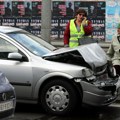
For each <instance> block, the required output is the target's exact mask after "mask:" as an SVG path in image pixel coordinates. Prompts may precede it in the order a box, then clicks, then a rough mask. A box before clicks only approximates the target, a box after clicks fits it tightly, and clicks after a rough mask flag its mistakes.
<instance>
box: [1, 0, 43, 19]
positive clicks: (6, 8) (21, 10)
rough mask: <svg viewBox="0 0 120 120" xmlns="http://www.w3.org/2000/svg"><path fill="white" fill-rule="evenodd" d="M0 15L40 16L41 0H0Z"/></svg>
mask: <svg viewBox="0 0 120 120" xmlns="http://www.w3.org/2000/svg"><path fill="white" fill-rule="evenodd" d="M0 15H1V16H4V17H8V16H9V17H10V16H13V17H15V16H22V17H24V16H25V17H26V16H27V17H31V16H38V15H39V16H40V15H41V0H35V1H34V0H33V1H27V0H26V1H23V0H16V1H14V0H13V1H10V0H9V1H7V0H0Z"/></svg>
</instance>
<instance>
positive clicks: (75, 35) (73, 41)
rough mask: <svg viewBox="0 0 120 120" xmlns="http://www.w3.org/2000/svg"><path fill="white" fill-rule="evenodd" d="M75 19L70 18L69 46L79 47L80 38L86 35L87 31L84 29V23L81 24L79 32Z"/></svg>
mask: <svg viewBox="0 0 120 120" xmlns="http://www.w3.org/2000/svg"><path fill="white" fill-rule="evenodd" d="M74 20H75V19H72V20H70V40H69V47H71V48H73V47H77V46H78V45H79V42H78V39H80V38H81V37H82V36H84V34H85V31H84V29H83V25H81V26H80V31H79V32H78V30H77V28H76V26H75V23H74Z"/></svg>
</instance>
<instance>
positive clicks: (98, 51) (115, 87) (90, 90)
mask: <svg viewBox="0 0 120 120" xmlns="http://www.w3.org/2000/svg"><path fill="white" fill-rule="evenodd" d="M0 70H2V71H3V72H4V73H5V74H6V76H7V78H8V79H9V81H10V83H11V84H12V85H13V86H14V87H15V91H16V96H17V102H24V103H39V104H41V106H42V107H43V109H44V110H45V111H46V112H47V113H50V114H55V115H63V114H67V113H70V112H72V111H74V109H75V108H76V106H78V105H80V104H82V103H86V104H89V105H94V106H105V105H109V104H111V103H113V102H114V101H115V100H116V99H117V97H118V94H119V87H120V80H119V76H117V75H116V72H115V70H114V68H113V67H112V66H110V65H109V64H108V61H107V56H106V54H105V52H104V51H103V50H102V48H101V47H100V46H99V45H98V44H97V43H92V44H87V45H81V46H79V47H76V48H74V49H71V48H61V49H57V50H56V48H55V47H54V46H52V45H50V44H49V43H47V42H45V41H44V40H42V39H41V38H39V37H37V36H34V35H32V34H31V33H28V32H26V31H24V30H22V29H19V28H14V27H5V26H0Z"/></svg>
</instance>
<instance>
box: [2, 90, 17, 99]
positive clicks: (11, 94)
mask: <svg viewBox="0 0 120 120" xmlns="http://www.w3.org/2000/svg"><path fill="white" fill-rule="evenodd" d="M14 97H15V95H14V91H8V92H4V93H0V101H6V100H10V99H12V98H14Z"/></svg>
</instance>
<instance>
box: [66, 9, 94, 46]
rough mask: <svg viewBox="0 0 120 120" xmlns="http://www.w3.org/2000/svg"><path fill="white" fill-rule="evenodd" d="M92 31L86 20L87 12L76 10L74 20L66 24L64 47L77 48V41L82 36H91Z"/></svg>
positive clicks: (89, 23) (89, 22) (90, 24)
mask: <svg viewBox="0 0 120 120" xmlns="http://www.w3.org/2000/svg"><path fill="white" fill-rule="evenodd" d="M92 31H93V27H92V23H91V21H89V20H87V12H86V11H85V10H84V9H78V10H77V11H76V13H75V18H74V19H71V20H70V21H69V22H68V24H67V26H66V29H65V31H64V46H65V47H67V46H69V47H71V48H73V47H77V46H78V45H79V42H78V40H79V39H80V38H82V37H83V36H88V35H91V34H92Z"/></svg>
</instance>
